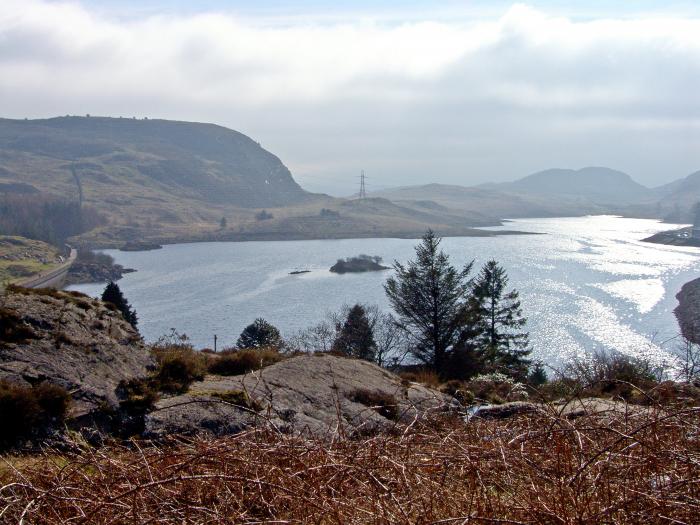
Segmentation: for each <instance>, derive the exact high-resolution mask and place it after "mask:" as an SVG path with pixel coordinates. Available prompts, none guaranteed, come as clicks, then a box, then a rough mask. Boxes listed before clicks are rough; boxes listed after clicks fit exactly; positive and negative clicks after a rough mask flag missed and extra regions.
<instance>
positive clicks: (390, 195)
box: [372, 184, 604, 224]
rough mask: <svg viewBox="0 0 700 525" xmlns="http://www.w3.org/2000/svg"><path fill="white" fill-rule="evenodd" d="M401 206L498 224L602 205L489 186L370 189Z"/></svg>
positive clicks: (578, 212)
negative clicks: (509, 219) (377, 190)
mask: <svg viewBox="0 0 700 525" xmlns="http://www.w3.org/2000/svg"><path fill="white" fill-rule="evenodd" d="M372 196H376V197H383V198H386V199H389V200H391V201H393V202H395V203H397V204H402V205H404V206H411V207H419V208H423V209H435V207H438V209H442V210H445V211H449V212H450V213H453V214H456V215H459V216H460V217H463V218H464V219H465V220H467V221H469V222H470V223H477V224H479V223H483V224H497V223H499V222H500V220H501V219H503V218H522V217H561V216H567V215H582V214H587V213H595V212H602V211H604V209H603V208H602V207H599V206H596V205H593V204H592V203H590V202H585V203H581V202H580V201H579V200H577V199H574V198H570V199H555V200H554V199H551V198H548V197H547V196H545V195H534V194H524V193H523V192H517V193H516V192H508V191H503V190H500V189H496V185H491V186H490V187H488V188H487V187H465V186H455V185H449V184H426V185H422V186H406V187H400V188H392V189H387V190H383V191H380V192H376V193H373V194H372Z"/></svg>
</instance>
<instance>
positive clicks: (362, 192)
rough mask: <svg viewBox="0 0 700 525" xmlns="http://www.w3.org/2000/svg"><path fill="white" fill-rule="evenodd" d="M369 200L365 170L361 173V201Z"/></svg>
mask: <svg viewBox="0 0 700 525" xmlns="http://www.w3.org/2000/svg"><path fill="white" fill-rule="evenodd" d="M366 198H367V191H365V170H362V171H361V172H360V199H366Z"/></svg>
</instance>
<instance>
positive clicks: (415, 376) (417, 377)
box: [399, 368, 440, 388]
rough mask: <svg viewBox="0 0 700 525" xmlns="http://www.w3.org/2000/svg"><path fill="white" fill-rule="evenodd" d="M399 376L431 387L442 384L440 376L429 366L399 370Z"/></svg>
mask: <svg viewBox="0 0 700 525" xmlns="http://www.w3.org/2000/svg"><path fill="white" fill-rule="evenodd" d="M399 377H401V378H402V379H404V380H406V381H411V382H412V383H420V384H422V385H425V386H429V387H431V388H438V387H439V386H440V376H438V375H437V373H436V372H434V371H432V370H429V369H427V368H416V369H414V370H406V371H404V372H399Z"/></svg>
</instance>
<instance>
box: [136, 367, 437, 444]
mask: <svg viewBox="0 0 700 525" xmlns="http://www.w3.org/2000/svg"><path fill="white" fill-rule="evenodd" d="M449 399H450V398H448V397H447V396H446V395H444V394H442V393H440V392H437V391H435V390H432V389H429V388H426V387H424V386H422V385H418V384H416V383H409V382H407V381H403V382H402V380H401V378H399V377H398V376H396V375H394V374H392V373H390V372H387V371H386V370H384V369H382V368H380V367H378V366H376V365H374V364H371V363H368V362H365V361H359V360H355V359H346V358H342V357H336V356H330V355H309V356H297V357H292V358H289V359H286V360H284V361H282V362H279V363H276V364H274V365H271V366H269V367H267V368H264V369H262V370H259V371H256V372H251V373H248V374H246V375H241V376H232V377H221V376H207V377H206V379H205V380H204V381H201V382H197V383H194V384H193V385H192V386H191V387H190V389H189V391H188V392H187V393H186V394H184V395H179V396H175V397H170V398H166V399H162V400H161V401H159V402H158V403H157V405H156V408H155V410H154V411H153V412H151V413H150V414H148V415H147V416H146V434H148V435H151V436H154V437H158V436H165V435H168V434H172V433H185V434H193V433H200V432H207V433H210V434H214V435H222V434H231V433H237V432H240V431H242V430H244V429H246V428H250V427H251V426H254V425H260V424H264V425H270V426H272V427H274V428H277V429H278V430H280V431H282V432H292V433H298V434H302V435H313V436H329V435H331V436H335V435H351V434H354V433H364V432H375V431H377V430H381V429H386V428H389V427H391V426H393V425H394V424H395V423H396V422H404V423H406V422H410V421H413V420H414V419H415V418H420V417H422V416H423V415H425V414H426V413H428V412H430V411H435V410H440V409H441V408H444V407H446V406H447V405H448V404H449Z"/></svg>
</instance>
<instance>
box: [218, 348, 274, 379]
mask: <svg viewBox="0 0 700 525" xmlns="http://www.w3.org/2000/svg"><path fill="white" fill-rule="evenodd" d="M282 359H283V357H282V355H281V354H280V353H279V352H278V351H277V350H275V349H274V348H256V349H246V350H225V351H223V352H222V353H221V354H219V357H216V358H212V360H211V361H210V363H209V372H210V373H212V374H216V375H220V376H237V375H242V374H247V373H248V372H251V371H253V370H259V369H261V368H265V367H266V366H270V365H272V364H274V363H277V362H278V361H281V360H282Z"/></svg>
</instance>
